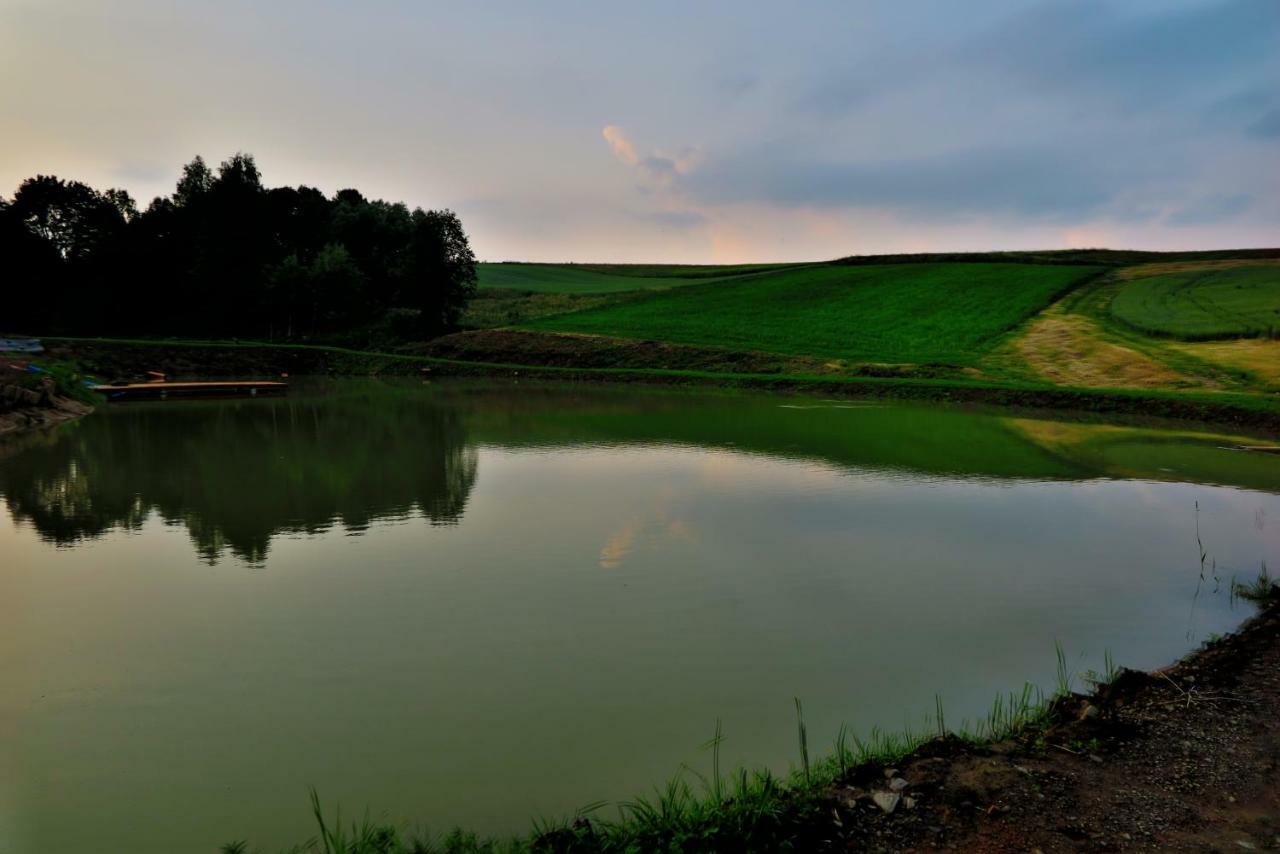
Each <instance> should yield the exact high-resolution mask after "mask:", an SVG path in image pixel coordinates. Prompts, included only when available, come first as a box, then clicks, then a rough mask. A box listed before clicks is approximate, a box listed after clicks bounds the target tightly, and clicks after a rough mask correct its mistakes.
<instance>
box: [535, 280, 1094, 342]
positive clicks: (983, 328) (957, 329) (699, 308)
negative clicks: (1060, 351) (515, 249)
mask: <svg viewBox="0 0 1280 854" xmlns="http://www.w3.org/2000/svg"><path fill="white" fill-rule="evenodd" d="M1100 269H1101V268H1098V267H1088V266H1052V265H1029V264H1011V263H986V264H984V263H976V264H975V263H939V264H927V263H923V264H902V265H883V266H813V267H804V268H796V269H784V270H778V271H774V272H767V273H760V274H756V275H752V276H746V277H739V278H738V280H737V281H735V282H734V283H733V285H732V286H731V287H726V286H725V284H724V282H723V280H711V281H707V280H703V281H702V282H701V283H689V284H688V285H687V286H686V287H682V288H679V289H677V290H670V291H663V292H658V293H655V294H652V295H646V296H641V297H637V298H636V299H632V300H628V301H625V302H618V303H613V304H609V305H605V306H602V307H599V308H595V309H590V310H586V311H580V312H575V313H572V314H563V315H555V316H551V317H544V318H539V319H537V320H534V321H531V322H529V323H526V324H524V326H525V327H526V328H531V329H542V330H549V331H556V332H581V333H591V334H598V335H609V336H615V337H621V338H644V339H656V340H662V341H671V342H676V343H682V344H695V345H701V346H712V347H729V348H735V349H742V350H762V351H767V352H774V353H785V354H796V355H812V356H820V357H824V358H835V359H850V360H864V361H880V362H914V363H928V362H944V363H950V364H959V365H965V364H972V363H974V362H975V361H976V360H977V359H978V358H979V357H980V356H981V355H982V354H984V353H986V352H987V351H988V350H989V349H990V348H991V347H993V346H994V345H995V344H996V343H997V341H998V340H999V338H1000V337H1001V336H1002V335H1003V334H1004V333H1005V332H1008V331H1009V330H1010V329H1012V328H1014V327H1015V326H1017V325H1018V324H1019V323H1021V322H1022V321H1023V320H1025V319H1027V318H1028V317H1030V316H1031V315H1033V314H1035V313H1036V312H1037V311H1040V310H1041V309H1043V308H1044V307H1045V306H1047V305H1048V304H1049V303H1050V302H1052V301H1053V300H1054V299H1055V298H1056V297H1057V296H1058V295H1060V294H1062V293H1063V292H1065V291H1066V290H1069V289H1070V288H1072V287H1073V286H1075V285H1076V284H1079V283H1080V282H1082V281H1084V280H1086V279H1088V278H1090V277H1091V276H1093V275H1095V274H1096V273H1097V272H1099V270H1100Z"/></svg>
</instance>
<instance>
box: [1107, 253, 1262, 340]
mask: <svg viewBox="0 0 1280 854" xmlns="http://www.w3.org/2000/svg"><path fill="white" fill-rule="evenodd" d="M1111 313H1112V314H1113V315H1114V316H1115V317H1116V318H1118V319H1120V320H1122V321H1124V322H1125V323H1127V324H1129V325H1130V326H1133V327H1135V328H1137V329H1140V330H1142V331H1144V332H1153V333H1156V334H1159V335H1169V336H1172V337H1175V338H1185V339H1188V340H1202V341H1203V340H1210V339H1215V338H1260V337H1267V336H1274V335H1276V334H1280V265H1275V264H1258V265H1248V266H1236V267H1225V268H1210V269H1190V270H1184V271H1181V272H1173V273H1165V274H1164V275H1157V276H1148V277H1146V278H1139V279H1133V280H1131V281H1128V282H1125V283H1124V284H1123V285H1122V286H1121V287H1120V290H1119V292H1117V293H1116V295H1115V298H1114V299H1113V300H1112V302H1111Z"/></svg>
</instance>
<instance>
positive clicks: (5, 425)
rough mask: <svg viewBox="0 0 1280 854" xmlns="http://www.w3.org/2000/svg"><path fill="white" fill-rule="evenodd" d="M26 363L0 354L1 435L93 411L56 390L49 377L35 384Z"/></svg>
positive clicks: (67, 419) (47, 425)
mask: <svg viewBox="0 0 1280 854" xmlns="http://www.w3.org/2000/svg"><path fill="white" fill-rule="evenodd" d="M29 377H30V375H29V374H26V372H25V364H24V363H18V362H13V360H12V359H6V358H0V437H6V436H10V435H13V434H16V433H20V432H24V431H27V430H35V429H39V428H41V427H49V426H52V425H54V424H60V423H62V422H63V421H70V420H71V419H73V418H79V417H80V416H82V415H87V414H88V413H90V412H92V411H93V407H92V406H89V405H88V404H85V403H81V402H80V401H77V400H72V399H71V398H69V397H66V396H64V395H61V394H59V393H58V391H57V387H56V384H55V383H54V382H53V380H52V379H51V378H48V377H46V378H44V381H43V382H37V383H35V384H34V385H33V384H32V383H30V382H29V381H28V378H29Z"/></svg>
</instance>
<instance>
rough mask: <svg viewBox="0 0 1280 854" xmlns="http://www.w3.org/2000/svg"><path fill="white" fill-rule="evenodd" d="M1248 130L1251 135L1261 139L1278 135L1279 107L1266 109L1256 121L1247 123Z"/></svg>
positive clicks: (1279, 122) (1279, 134) (1279, 129)
mask: <svg viewBox="0 0 1280 854" xmlns="http://www.w3.org/2000/svg"><path fill="white" fill-rule="evenodd" d="M1248 131H1249V133H1250V134H1251V135H1253V136H1260V137H1262V138H1263V139H1275V138H1276V137H1278V136H1280V107H1276V108H1275V109H1272V110H1268V111H1267V112H1266V113H1264V114H1263V115H1262V117H1261V118H1259V119H1258V120H1257V121H1256V122H1254V123H1253V124H1251V125H1249V127H1248Z"/></svg>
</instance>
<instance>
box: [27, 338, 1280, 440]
mask: <svg viewBox="0 0 1280 854" xmlns="http://www.w3.org/2000/svg"><path fill="white" fill-rule="evenodd" d="M44 340H45V341H46V344H47V345H48V346H49V349H50V353H51V354H52V355H55V356H57V357H59V358H68V359H74V360H75V361H77V362H78V363H79V364H80V365H81V366H82V367H83V368H84V369H85V370H86V371H88V372H90V373H96V374H99V375H101V376H103V377H104V378H109V377H112V376H129V375H132V374H137V373H140V372H142V371H145V370H158V371H161V372H163V373H165V374H166V375H168V376H170V377H172V378H174V379H179V378H195V377H229V376H235V377H239V378H244V377H246V376H252V377H255V378H275V377H279V376H280V375H281V374H288V375H293V376H305V375H329V376H393V377H394V376H400V377H410V376H411V377H424V378H435V377H455V376H457V377H484V376H489V377H511V378H520V379H548V380H561V381H570V382H605V383H618V384H650V385H657V386H672V385H674V386H707V387H720V388H729V389H752V390H761V391H775V392H786V393H808V394H821V395H828V396H832V397H847V398H851V399H879V400H901V401H919V402H944V403H959V404H973V405H981V406H995V407H1002V408H1009V409H1014V410H1019V411H1048V412H1055V413H1061V414H1065V415H1075V416H1082V417H1085V418H1098V417H1112V416H1123V417H1132V418H1138V419H1141V420H1143V421H1145V422H1154V423H1157V424H1158V423H1162V422H1178V423H1184V424H1185V423H1186V422H1195V423H1199V424H1206V425H1216V426H1223V427H1231V428H1233V429H1244V430H1250V431H1254V432H1257V433H1259V434H1261V435H1265V436H1267V437H1269V438H1276V437H1280V397H1276V396H1267V395H1257V394H1243V393H1233V392H1178V391H1163V390H1145V389H1084V388H1071V387H1062V386H1052V385H1046V384H1033V383H1020V382H990V381H983V380H975V379H968V378H956V377H936V376H882V375H881V376H877V375H862V376H847V375H841V376H833V375H805V374H785V373H747V372H743V373H737V372H722V371H708V370H700V369H686V368H669V369H668V368H636V367H566V366H563V365H537V364H520V363H509V362H486V361H464V360H455V359H446V358H439V357H436V356H426V355H416V354H397V353H381V352H375V351H364V350H351V349H346V348H342V347H333V346H325V345H307V344H294V345H279V344H261V343H253V342H213V341H147V340H130V339H117V340H112V339H84V338H46V339H44Z"/></svg>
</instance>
